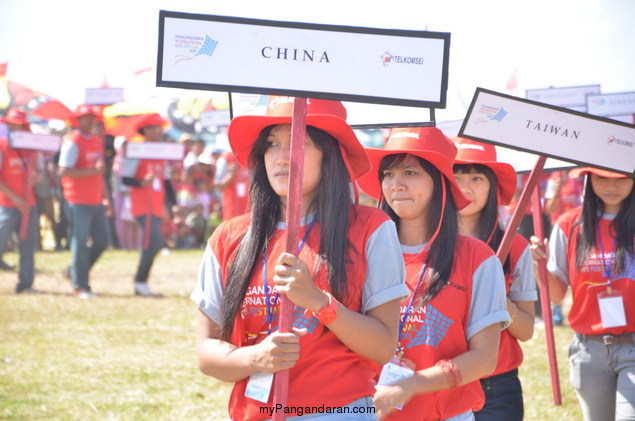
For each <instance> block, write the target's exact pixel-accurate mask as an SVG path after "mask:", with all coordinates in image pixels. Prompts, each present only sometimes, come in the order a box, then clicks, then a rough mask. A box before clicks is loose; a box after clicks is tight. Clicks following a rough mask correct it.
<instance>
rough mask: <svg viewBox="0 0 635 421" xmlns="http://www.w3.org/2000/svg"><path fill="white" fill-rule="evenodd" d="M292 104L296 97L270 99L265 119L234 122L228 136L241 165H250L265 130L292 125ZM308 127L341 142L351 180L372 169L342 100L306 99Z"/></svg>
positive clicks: (271, 97) (248, 116)
mask: <svg viewBox="0 0 635 421" xmlns="http://www.w3.org/2000/svg"><path fill="white" fill-rule="evenodd" d="M293 101H294V98H293V97H287V96H270V97H269V102H268V103H267V111H266V113H265V115H264V116H255V115H243V116H238V117H235V118H234V119H233V120H232V121H231V123H230V124H229V129H228V131H227V136H228V137H229V144H230V146H231V148H232V151H233V152H234V154H235V155H236V159H237V160H238V162H239V163H241V164H242V165H243V166H248V164H249V153H250V152H251V149H252V147H253V145H254V143H255V141H256V139H257V138H258V136H259V135H260V132H262V130H263V129H264V128H265V127H268V126H272V125H275V124H288V123H291V116H292V115H293ZM306 125H307V126H313V127H316V128H318V129H321V130H323V131H325V132H327V133H328V134H330V135H331V136H333V137H334V138H335V140H337V141H338V142H339V144H340V150H341V151H342V157H343V158H344V162H345V164H346V167H347V168H348V171H349V174H350V176H351V179H353V180H354V179H357V178H358V177H359V176H361V175H362V174H364V173H366V172H367V171H368V170H369V169H370V164H369V163H368V158H367V157H366V153H365V152H364V147H363V146H362V145H361V143H359V140H358V139H357V136H355V132H354V131H353V129H352V128H351V126H349V125H348V124H347V123H346V108H344V106H343V105H342V103H341V102H340V101H330V100H326V99H307V108H306Z"/></svg>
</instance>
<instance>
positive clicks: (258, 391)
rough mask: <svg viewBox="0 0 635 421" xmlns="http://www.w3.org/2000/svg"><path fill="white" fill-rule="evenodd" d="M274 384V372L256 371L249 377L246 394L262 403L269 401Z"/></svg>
mask: <svg viewBox="0 0 635 421" xmlns="http://www.w3.org/2000/svg"><path fill="white" fill-rule="evenodd" d="M272 384H273V374H272V373H254V374H252V375H251V376H250V377H249V381H248V382H247V389H246V390H245V396H247V397H248V398H251V399H255V400H257V401H259V402H262V403H267V402H269V395H270V394H271V385H272Z"/></svg>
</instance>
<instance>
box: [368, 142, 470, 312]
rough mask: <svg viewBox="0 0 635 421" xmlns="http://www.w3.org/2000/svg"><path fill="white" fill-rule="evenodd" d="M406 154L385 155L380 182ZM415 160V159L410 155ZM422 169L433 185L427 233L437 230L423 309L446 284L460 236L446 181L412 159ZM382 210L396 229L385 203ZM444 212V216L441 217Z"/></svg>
mask: <svg viewBox="0 0 635 421" xmlns="http://www.w3.org/2000/svg"><path fill="white" fill-rule="evenodd" d="M409 156H411V155H409V154H396V155H388V156H387V157H385V158H384V159H383V160H382V161H381V165H380V166H379V173H378V176H379V181H380V183H381V182H382V181H383V179H384V171H385V170H387V169H390V168H394V167H396V166H398V165H400V164H402V163H403V162H404V161H405V160H406V159H408V157H409ZM413 156H414V155H413ZM415 158H416V159H417V162H419V164H420V165H421V168H423V170H424V171H425V172H426V173H428V175H430V177H431V178H432V182H433V185H434V190H433V192H432V200H431V201H430V212H427V220H426V221H425V224H426V231H427V232H428V233H430V235H432V233H434V232H435V231H436V229H437V227H438V226H439V223H440V224H441V226H440V228H439V235H438V236H437V237H436V238H435V239H434V241H433V243H432V244H430V251H429V253H428V258H427V260H426V261H427V264H428V269H427V272H426V288H425V290H424V291H425V292H424V293H423V305H425V304H426V303H428V302H430V301H431V300H432V299H433V298H434V297H435V296H436V295H437V294H438V293H439V292H440V291H441V290H442V289H443V287H444V286H445V285H446V284H447V283H448V281H449V279H450V275H451V274H452V267H453V266H454V257H455V256H454V255H455V250H456V243H457V236H458V233H459V228H458V223H457V219H456V212H457V210H456V204H455V203H454V199H453V197H452V195H451V194H450V186H449V185H448V181H447V179H446V178H445V177H444V176H443V175H442V174H441V173H440V172H439V170H437V168H436V167H435V166H434V165H432V164H431V163H429V162H428V161H426V160H424V159H422V158H419V157H417V156H415ZM441 183H445V188H446V198H445V210H443V190H442V184H441ZM381 209H382V210H383V211H384V212H386V213H387V214H388V216H390V218H392V220H393V221H394V222H395V224H396V225H397V227H398V228H399V219H400V218H399V216H397V214H396V213H395V212H394V211H393V210H392V208H391V207H390V206H389V205H388V203H387V202H386V201H385V200H384V201H382V204H381ZM441 212H443V215H442V214H441Z"/></svg>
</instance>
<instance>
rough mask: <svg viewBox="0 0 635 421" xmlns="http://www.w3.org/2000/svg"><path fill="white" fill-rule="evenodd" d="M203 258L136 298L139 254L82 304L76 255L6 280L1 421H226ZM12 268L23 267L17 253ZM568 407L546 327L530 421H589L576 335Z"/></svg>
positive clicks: (0, 293)
mask: <svg viewBox="0 0 635 421" xmlns="http://www.w3.org/2000/svg"><path fill="white" fill-rule="evenodd" d="M201 256H202V252H201V251H172V252H171V253H170V254H169V255H159V256H158V257H157V260H156V262H155V266H154V268H153V274H152V276H151V280H150V286H151V288H153V289H154V290H156V291H158V292H161V293H163V294H165V296H166V297H165V298H163V299H148V298H141V297H135V296H133V295H132V291H133V286H132V285H133V284H132V275H133V273H134V271H135V267H136V264H137V261H138V258H139V254H138V252H135V251H107V252H106V253H104V255H103V256H102V258H101V259H100V260H99V261H98V262H97V264H96V266H95V267H94V268H93V271H92V273H91V285H92V287H93V290H94V292H96V293H98V294H100V296H99V297H97V298H94V299H90V300H79V299H77V298H74V297H73V296H72V295H71V291H72V290H71V287H70V284H69V282H68V281H67V280H66V279H64V278H63V276H62V275H61V271H62V269H64V268H65V267H66V266H67V265H68V263H69V261H70V255H69V253H68V252H60V253H52V252H40V253H38V254H37V256H36V266H37V269H38V274H37V276H36V280H35V287H37V288H39V289H42V290H44V291H46V292H47V294H45V295H39V296H27V295H24V296H23V295H15V294H14V293H13V290H14V288H15V283H16V279H17V276H16V274H15V273H9V272H0V419H2V420H100V421H101V420H226V419H227V410H226V408H227V401H228V398H229V392H230V385H227V384H225V383H221V382H218V381H216V380H214V379H212V378H209V377H206V376H204V375H202V374H201V373H200V372H199V371H198V368H197V365H196V358H195V353H194V338H195V316H196V306H195V305H194V303H192V302H191V301H190V300H189V298H188V296H189V293H190V292H191V290H192V288H193V287H194V283H195V280H196V276H197V272H198V267H199V263H200V259H201ZM5 257H6V260H7V261H8V262H10V263H12V264H15V263H16V261H17V256H16V255H15V254H14V253H7V254H6V256H5ZM555 334H556V344H557V354H558V364H559V369H560V384H561V389H562V400H563V405H562V406H554V405H553V399H552V393H551V382H550V378H549V368H548V362H547V357H546V355H547V353H546V347H545V343H544V329H542V328H539V327H538V328H537V329H536V335H535V337H534V339H532V340H530V341H529V342H527V343H525V344H523V349H524V351H525V363H524V364H523V366H522V367H521V380H522V382H523V388H524V394H525V411H526V417H525V419H526V420H529V421H532V420H536V421H543V420H572V421H578V420H581V419H582V416H581V413H580V409H579V406H578V402H577V398H576V397H575V393H574V392H573V390H572V389H571V386H570V385H569V382H568V371H569V368H568V363H567V359H566V353H567V348H568V344H569V341H570V338H571V335H572V334H571V330H570V329H569V328H568V327H559V328H556V330H555Z"/></svg>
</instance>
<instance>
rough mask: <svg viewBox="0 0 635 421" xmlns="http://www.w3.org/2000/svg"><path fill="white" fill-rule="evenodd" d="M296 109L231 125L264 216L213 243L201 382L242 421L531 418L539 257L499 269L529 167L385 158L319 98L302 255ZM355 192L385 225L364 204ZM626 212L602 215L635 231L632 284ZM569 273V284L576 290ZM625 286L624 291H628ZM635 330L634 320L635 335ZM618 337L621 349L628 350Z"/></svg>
mask: <svg viewBox="0 0 635 421" xmlns="http://www.w3.org/2000/svg"><path fill="white" fill-rule="evenodd" d="M293 101H294V99H293V98H290V97H275V96H271V97H270V98H269V103H268V105H267V110H266V113H265V115H263V116H239V117H236V118H234V119H233V120H232V122H231V123H230V126H229V130H228V136H229V140H230V144H231V147H232V151H233V152H234V154H235V155H236V159H237V160H238V161H239V162H240V163H241V164H243V165H245V166H247V167H248V168H249V169H250V171H251V174H252V184H251V188H250V208H251V210H250V212H249V213H247V214H246V215H243V216H240V217H237V218H234V219H231V220H229V221H225V222H224V223H223V224H222V225H221V226H219V227H218V228H217V229H216V230H215V231H214V233H213V234H212V236H211V237H210V239H209V241H208V245H207V248H206V250H205V253H204V257H203V261H202V264H201V268H200V273H199V278H198V282H197V285H196V287H195V289H194V291H193V293H192V296H191V298H192V300H193V301H195V302H196V303H197V305H198V308H199V314H198V324H197V326H198V327H197V345H196V350H197V358H198V363H199V367H200V369H201V371H202V372H203V373H204V374H206V375H209V376H213V377H215V378H217V379H219V380H222V381H225V382H230V383H234V387H233V389H232V393H231V397H230V401H229V417H230V419H232V420H262V419H271V418H273V417H274V416H275V415H276V414H275V411H284V413H285V415H286V417H287V419H294V418H295V417H298V418H299V417H300V416H301V419H307V420H376V419H390V420H400V419H404V420H471V419H478V420H501V419H505V420H520V419H522V418H523V399H522V390H521V386H520V382H519V379H518V366H519V365H520V364H521V362H522V351H521V348H520V345H519V343H518V342H519V341H525V340H527V339H529V338H530V337H531V336H532V335H533V325H534V314H533V301H535V300H536V298H537V294H536V284H535V280H534V276H533V265H532V252H533V254H534V258H538V256H537V255H538V254H539V252H538V251H535V250H534V249H536V248H539V247H540V246H541V245H540V244H538V245H534V246H532V247H530V245H529V243H528V242H527V241H526V240H523V239H522V238H521V237H520V236H518V235H517V236H516V237H515V238H514V239H513V243H512V247H511V251H510V253H509V256H508V257H506V258H505V259H504V261H503V262H501V261H500V260H499V258H498V257H497V256H496V254H495V250H496V249H497V248H498V246H499V244H500V243H501V239H502V236H503V231H502V229H501V228H500V226H499V223H498V220H499V218H498V207H499V205H503V204H505V203H507V202H508V201H509V200H510V199H511V196H512V195H513V191H514V188H515V178H516V177H515V173H514V171H513V168H512V167H511V166H509V165H507V164H503V163H499V162H497V161H496V156H495V151H494V148H493V147H491V146H488V145H483V144H480V143H476V142H472V141H468V140H466V139H454V141H453V140H451V139H449V138H448V137H446V136H445V135H444V134H443V133H442V132H441V131H440V130H439V129H437V128H435V127H418V128H399V129H393V130H392V132H391V134H390V137H389V139H388V141H387V143H386V145H385V147H384V148H383V149H364V148H363V147H362V146H361V144H360V143H359V141H358V140H357V138H356V136H355V133H354V131H353V130H352V128H351V127H350V126H349V125H348V124H347V123H346V110H345V108H344V107H343V106H342V104H341V103H340V102H338V101H329V100H321V99H309V100H307V115H306V125H307V129H306V140H305V145H304V149H305V153H304V173H303V183H302V194H301V196H302V198H301V203H300V204H299V205H300V209H301V212H302V213H301V214H302V219H301V224H300V225H301V226H300V230H299V236H300V241H299V243H298V249H297V253H296V254H291V253H286V252H285V243H284V242H285V231H286V227H285V222H284V221H285V212H286V208H287V194H288V191H287V189H288V187H287V186H288V181H289V171H290V170H289V168H290V143H291V116H292V107H293ZM457 152H458V155H457ZM629 180H630V179H629ZM357 186H359V187H360V188H361V189H362V190H363V191H364V192H365V193H367V194H368V195H370V196H373V197H375V198H376V199H377V200H378V204H379V206H378V207H379V209H376V208H371V207H366V206H360V205H358V204H357V203H356V200H355V198H356V197H357V195H358V192H357ZM627 196H628V198H629V199H628V200H630V202H629V203H630V205H629V206H630V208H629V210H627V211H624V212H622V211H621V210H619V206H620V205H621V203H622V201H619V203H616V206H617V208H618V211H615V209H612V208H611V209H604V208H603V207H602V206H599V205H597V204H596V205H595V207H593V208H592V209H591V210H590V212H591V214H592V215H595V214H594V213H593V212H596V213H597V212H598V211H609V210H610V211H613V212H614V213H615V214H616V215H617V216H616V217H615V219H614V221H616V220H617V221H618V227H622V228H623V230H622V231H626V229H630V234H629V233H628V232H626V233H622V232H621V231H619V230H618V231H616V232H620V234H619V235H618V236H617V237H615V238H617V240H616V241H615V245H614V246H613V248H611V240H610V238H611V237H610V236H611V234H610V233H611V232H613V231H611V230H610V229H609V228H604V229H603V231H602V238H603V239H604V240H605V242H603V244H604V246H603V247H604V250H611V251H610V252H609V253H611V252H613V250H615V251H614V252H613V254H610V256H613V255H614V256H615V258H614V259H613V258H612V257H611V258H610V260H611V262H613V265H612V266H611V264H609V267H615V270H614V271H613V272H611V273H613V274H615V275H617V274H618V273H620V272H619V271H618V270H622V271H624V270H626V271H627V272H628V270H630V273H631V275H630V276H631V278H632V272H633V258H632V256H633V244H632V239H633V232H632V231H633V226H634V224H633V223H632V222H633V214H634V212H633V192H632V180H630V190H629V192H628V194H627ZM598 197H602V199H598V200H604V199H605V197H604V196H600V195H598ZM607 197H608V196H607ZM610 197H611V198H612V199H614V201H615V202H618V198H617V197H616V195H615V194H613V195H610ZM620 197H621V196H620ZM623 200H624V199H623ZM297 205H298V204H289V206H297ZM629 212H630V213H629ZM601 221H604V220H601ZM584 222H585V223H594V222H597V217H596V218H594V217H593V216H590V217H589V222H587V219H585V220H584ZM629 224H630V225H629ZM606 225H607V226H608V223H606ZM613 225H615V223H613ZM583 231H584V230H583ZM584 232H585V233H587V234H589V235H591V236H592V237H591V238H590V239H586V240H585V241H583V243H584V244H583V246H580V247H578V249H581V250H583V252H584V253H585V255H589V254H590V250H595V246H594V245H595V237H594V230H593V229H588V228H587V229H586V231H584ZM567 234H568V233H567ZM628 235H630V245H629V244H627V243H628V238H627V237H628ZM564 237H565V236H564V234H563V239H562V241H566V238H564ZM604 237H606V239H605V238H604ZM558 244H559V243H558V242H557V241H553V240H552V242H551V244H550V245H551V247H553V246H554V245H556V246H558ZM629 247H630V248H629ZM565 249H566V246H561V249H559V251H556V252H555V253H552V255H551V258H552V259H553V258H554V255H555V257H556V258H557V257H559V256H560V255H564V254H565V253H566V250H565ZM543 257H544V256H543ZM608 258H609V255H608V254H607V259H608ZM582 260H584V256H583V257H582ZM572 262H574V263H575V259H574V260H573V261H572ZM569 266H571V264H569ZM566 267H567V262H566V261H565V262H564V264H560V263H558V266H557V269H558V270H560V272H556V276H557V275H558V274H561V273H562V272H564V273H565V274H572V275H577V273H578V271H576V270H574V269H571V270H568V271H567V269H566ZM629 268H630V269H629ZM604 273H605V272H601V273H600V274H598V275H597V276H598V277H601V276H602V274H604ZM609 278H610V279H611V282H610V284H609V285H610V286H612V289H611V290H612V291H616V290H618V288H620V287H621V286H622V285H625V286H628V284H629V280H628V279H624V280H623V279H621V278H619V276H614V275H612V276H609ZM561 279H563V280H564V278H561ZM567 279H569V278H567ZM622 280H623V282H621V281H622ZM631 282H632V279H631ZM552 283H554V284H555V282H552ZM561 283H562V282H561ZM571 284H572V285H574V284H575V281H571ZM565 288H566V287H564V288H563V289H565ZM630 294H631V296H632V294H633V290H632V288H631V290H630ZM281 295H285V296H286V297H287V298H288V299H289V300H290V301H291V302H292V303H293V305H294V311H293V330H292V332H291V333H281V332H279V331H278V314H279V309H280V296H281ZM627 295H628V293H627V292H626V290H623V292H622V298H623V301H624V302H627V299H628V296H627ZM575 299H576V296H575V291H574V302H575ZM584 305H586V302H584V303H583V305H581V306H582V307H584ZM625 308H627V307H626V306H625ZM575 309H576V307H575V305H574V307H573V308H572V311H571V313H570V317H575V311H574V310H575ZM582 311H589V310H588V309H586V308H583V310H582ZM634 316H635V315H633V314H631V313H629V311H628V309H627V310H626V320H627V322H628V326H629V327H628V328H626V331H628V329H629V328H630V332H632V331H633V324H634V323H635V317H634ZM596 324H597V323H595V324H592V326H593V327H596V326H595V325H596ZM620 329H621V328H618V329H617V330H615V329H613V330H611V333H612V334H614V335H616V336H615V337H616V338H621V337H622V336H619V334H620V332H621V331H622V330H620ZM593 333H594V334H595V333H596V332H595V331H593ZM597 333H600V332H597ZM585 334H586V335H587V336H588V335H590V334H591V332H585ZM620 340H621V339H620ZM616 343H617V342H616ZM631 347H632V345H631ZM631 349H632V348H631ZM287 369H288V370H289V387H288V400H287V406H286V407H285V408H275V407H274V406H273V391H272V389H273V374H274V373H276V372H279V371H281V370H287ZM630 372H631V373H632V369H631V371H630Z"/></svg>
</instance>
